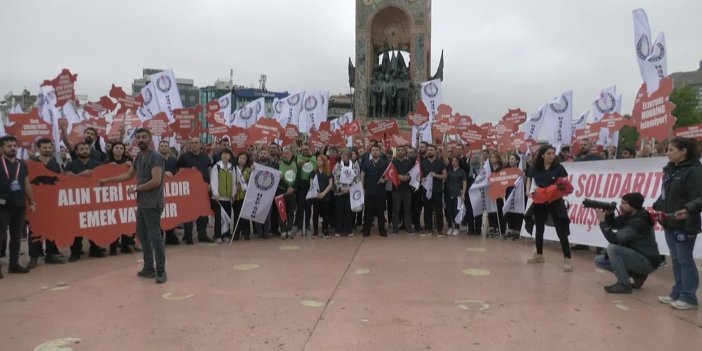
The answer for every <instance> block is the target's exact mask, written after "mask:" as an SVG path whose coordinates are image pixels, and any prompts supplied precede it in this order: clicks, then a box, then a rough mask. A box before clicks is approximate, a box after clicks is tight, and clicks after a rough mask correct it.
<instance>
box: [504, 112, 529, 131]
mask: <svg viewBox="0 0 702 351" xmlns="http://www.w3.org/2000/svg"><path fill="white" fill-rule="evenodd" d="M526 119H527V113H526V112H524V111H522V109H521V108H518V109H516V110H512V109H507V114H505V115H504V116H502V120H501V122H503V123H504V125H506V126H509V127H510V128H512V131H513V132H516V131H517V130H519V125H521V124H522V123H524V122H526Z"/></svg>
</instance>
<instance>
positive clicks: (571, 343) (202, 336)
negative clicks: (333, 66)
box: [0, 236, 702, 351]
mask: <svg viewBox="0 0 702 351" xmlns="http://www.w3.org/2000/svg"><path fill="white" fill-rule="evenodd" d="M532 250H533V249H532V242H531V241H528V240H525V239H523V240H522V241H517V242H512V241H509V242H505V241H500V240H498V239H483V238H480V237H466V236H461V237H456V238H454V237H452V238H443V239H438V238H419V237H416V236H415V237H402V236H398V237H390V238H380V237H378V236H372V237H370V238H368V239H362V238H360V237H356V238H352V239H349V238H334V239H330V240H324V239H318V240H316V241H313V240H311V239H310V238H296V239H295V240H292V241H281V240H278V239H276V240H265V241H262V242H258V241H250V242H239V243H235V245H234V246H233V247H227V246H226V245H217V244H202V245H195V246H178V247H169V249H168V261H167V267H168V275H169V282H168V283H167V284H164V285H156V284H154V283H153V281H150V280H145V279H139V278H137V277H136V275H135V273H136V271H137V270H138V269H139V268H140V265H141V263H139V262H138V259H139V258H140V256H139V255H136V254H132V255H122V256H118V257H111V258H103V259H85V260H81V261H80V262H77V263H72V264H66V265H62V266H50V267H46V266H44V265H43V264H40V266H39V267H38V268H36V269H35V270H34V271H33V272H32V273H30V274H28V275H7V274H6V277H5V279H4V280H1V281H0V287H1V288H0V349H1V350H3V351H15V350H34V349H35V348H37V347H38V346H40V345H41V344H43V343H46V342H50V341H55V340H57V339H63V338H77V339H80V342H79V343H77V344H73V343H71V341H72V340H70V339H64V340H60V341H55V342H54V343H53V344H52V343H48V344H44V345H42V346H40V347H39V348H37V350H43V351H47V350H56V349H57V348H56V347H55V346H56V345H57V344H63V343H66V344H70V345H69V346H68V347H70V348H72V349H73V350H76V351H79V350H81V351H83V350H120V351H122V350H429V349H431V350H466V349H476V350H477V349H481V350H508V349H515V350H562V349H565V350H616V349H621V350H699V348H700V347H701V346H700V345H702V312H699V311H683V312H680V311H674V310H672V309H671V308H670V307H668V306H666V305H663V304H660V303H659V302H657V299H656V297H657V296H658V295H661V294H666V293H667V292H668V291H669V290H668V289H669V287H670V285H671V272H670V269H669V268H668V269H662V270H660V271H659V272H657V273H655V274H654V275H653V276H652V277H650V278H649V280H648V281H647V282H646V285H645V286H644V287H643V289H642V290H640V291H636V292H635V293H634V294H633V295H609V294H606V293H604V291H603V290H602V286H603V285H605V284H609V283H612V282H613V281H614V278H613V276H612V275H610V274H609V273H603V272H598V271H596V270H595V268H594V266H593V264H592V262H591V261H592V257H593V256H594V253H592V252H576V253H575V257H574V267H575V271H574V272H573V273H564V272H563V271H562V258H561V255H560V253H559V248H558V247H557V246H556V245H549V246H548V247H547V251H546V257H547V262H546V264H543V265H527V264H526V263H525V260H526V258H527V256H528V255H529V254H530V253H531V251H532ZM23 259H26V258H24V256H23ZM3 270H4V271H5V272H6V271H7V266H6V264H3Z"/></svg>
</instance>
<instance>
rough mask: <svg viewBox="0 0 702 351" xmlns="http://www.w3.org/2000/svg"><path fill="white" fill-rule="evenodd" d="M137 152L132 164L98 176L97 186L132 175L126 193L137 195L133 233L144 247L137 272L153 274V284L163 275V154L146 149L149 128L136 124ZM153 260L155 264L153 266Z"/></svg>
mask: <svg viewBox="0 0 702 351" xmlns="http://www.w3.org/2000/svg"><path fill="white" fill-rule="evenodd" d="M134 135H135V138H136V142H137V145H138V146H139V151H140V153H139V156H137V158H136V160H134V165H135V167H133V168H130V169H129V171H127V173H124V174H121V175H118V176H116V177H112V178H107V179H100V180H99V181H98V183H99V185H100V186H103V185H105V184H109V183H119V182H125V181H128V180H130V179H132V178H134V177H135V176H136V178H137V185H136V186H134V187H131V186H130V187H129V189H128V190H127V192H128V193H129V194H136V198H137V201H136V202H137V215H136V217H137V218H136V219H137V230H136V231H137V235H138V236H139V241H140V242H141V245H142V247H143V248H144V251H143V252H144V268H142V270H141V271H139V272H137V276H139V277H141V278H156V284H163V283H165V282H166V280H167V279H168V278H167V276H166V250H165V247H164V242H163V237H162V236H161V213H162V212H163V208H164V206H165V199H164V192H163V165H164V162H163V157H161V155H160V154H158V153H157V152H155V151H153V150H151V149H150V145H152V144H153V141H151V131H149V130H148V129H146V128H138V129H137V130H136V131H135V132H134ZM154 261H155V262H156V267H155V268H154Z"/></svg>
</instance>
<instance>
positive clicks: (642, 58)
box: [633, 9, 668, 96]
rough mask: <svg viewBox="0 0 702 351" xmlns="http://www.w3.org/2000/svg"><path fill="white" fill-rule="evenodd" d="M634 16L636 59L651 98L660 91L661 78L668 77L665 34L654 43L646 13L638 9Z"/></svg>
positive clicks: (660, 35) (661, 34) (659, 35)
mask: <svg viewBox="0 0 702 351" xmlns="http://www.w3.org/2000/svg"><path fill="white" fill-rule="evenodd" d="M633 15H634V47H635V48H636V59H637V61H638V62H639V71H640V72H641V79H643V81H644V83H646V91H647V92H648V95H649V96H650V95H651V94H653V93H654V92H655V91H656V90H658V86H659V85H660V80H661V78H663V77H665V76H667V75H668V59H667V52H666V50H667V48H666V45H665V34H664V33H663V32H661V33H660V34H658V37H657V38H656V40H655V41H653V36H652V35H651V28H650V27H649V25H648V17H647V16H646V11H644V10H643V9H636V10H634V11H633Z"/></svg>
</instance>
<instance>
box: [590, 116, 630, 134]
mask: <svg viewBox="0 0 702 351" xmlns="http://www.w3.org/2000/svg"><path fill="white" fill-rule="evenodd" d="M633 125H634V121H633V119H626V118H624V116H622V115H620V114H619V113H617V112H614V113H607V114H605V115H604V117H602V119H601V120H600V121H599V122H596V123H592V124H591V126H592V127H591V128H592V130H593V131H595V130H596V131H598V132H599V130H600V129H602V128H607V129H609V131H610V132H615V131H618V130H620V129H622V127H624V126H633Z"/></svg>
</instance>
